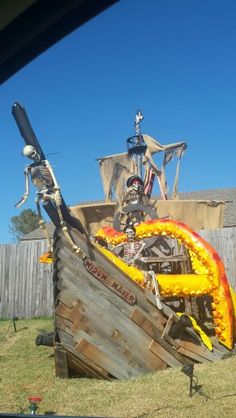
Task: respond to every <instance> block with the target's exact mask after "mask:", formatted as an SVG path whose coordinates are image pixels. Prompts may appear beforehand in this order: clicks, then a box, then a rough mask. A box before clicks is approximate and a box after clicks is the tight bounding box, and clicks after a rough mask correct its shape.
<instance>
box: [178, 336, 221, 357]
mask: <svg viewBox="0 0 236 418" xmlns="http://www.w3.org/2000/svg"><path fill="white" fill-rule="evenodd" d="M182 349H185V350H188V351H189V352H192V353H194V354H196V355H198V357H202V358H203V359H204V360H206V361H216V360H219V359H220V358H222V356H223V353H222V352H220V351H217V350H214V349H213V351H210V350H208V348H207V347H205V346H204V345H201V346H199V345H196V344H193V343H192V342H191V341H183V340H182V341H180V342H179V348H178V351H179V352H180V353H181V352H182Z"/></svg>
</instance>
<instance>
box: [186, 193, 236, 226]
mask: <svg viewBox="0 0 236 418" xmlns="http://www.w3.org/2000/svg"><path fill="white" fill-rule="evenodd" d="M179 199H181V200H185V199H186V200H188V199H189V200H212V201H218V202H219V201H220V202H225V209H224V228H227V227H233V226H236V188H229V189H212V190H196V191H194V192H185V193H179Z"/></svg>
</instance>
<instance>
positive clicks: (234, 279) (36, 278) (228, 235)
mask: <svg viewBox="0 0 236 418" xmlns="http://www.w3.org/2000/svg"><path fill="white" fill-rule="evenodd" d="M201 236H202V237H203V238H204V239H205V240H206V241H208V242H209V243H210V244H211V245H212V246H213V247H214V248H215V249H216V251H217V252H218V254H219V255H220V257H221V258H222V260H223V261H224V264H225V269H226V274H227V277H228V280H229V282H230V284H231V286H232V288H233V289H234V290H235V291H236V228H225V229H215V230H207V231H206V230H205V231H201ZM44 251H46V242H45V241H44V240H41V241H26V242H22V243H20V244H6V245H5V244H2V245H0V318H13V316H18V317H24V318H32V317H39V316H52V315H53V312H54V309H53V285H52V265H50V264H40V263H39V262H38V259H39V256H40V255H41V254H42V253H43V252H44Z"/></svg>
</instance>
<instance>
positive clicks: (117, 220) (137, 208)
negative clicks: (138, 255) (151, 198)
mask: <svg viewBox="0 0 236 418" xmlns="http://www.w3.org/2000/svg"><path fill="white" fill-rule="evenodd" d="M148 219H158V215H157V213H156V211H155V209H154V208H153V207H152V206H151V205H146V204H144V203H132V204H129V205H126V206H123V208H122V209H121V210H118V211H117V212H116V213H115V216H114V221H113V228H114V229H116V230H117V231H123V229H124V227H125V226H126V225H129V224H133V225H135V224H140V223H141V222H144V221H147V220H148ZM156 240H157V237H151V238H148V239H147V240H146V246H145V247H146V248H149V247H151V246H153V245H154V244H155V242H156Z"/></svg>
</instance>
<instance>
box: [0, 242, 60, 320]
mask: <svg viewBox="0 0 236 418" xmlns="http://www.w3.org/2000/svg"><path fill="white" fill-rule="evenodd" d="M46 248H47V247H46V241H45V240H41V241H25V242H22V243H20V244H6V245H5V244H4V245H0V318H13V317H14V316H17V317H24V318H33V317H39V316H52V315H53V312H54V309H53V286H52V265H51V264H41V263H39V261H38V259H39V257H40V255H41V254H42V253H44V252H45V251H46Z"/></svg>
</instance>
